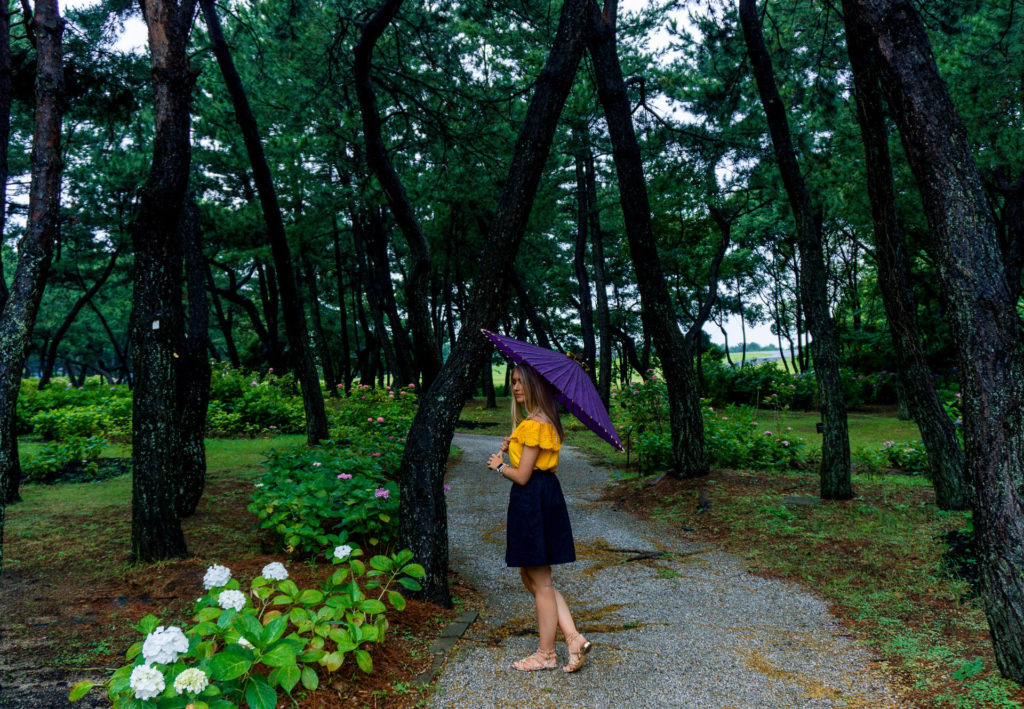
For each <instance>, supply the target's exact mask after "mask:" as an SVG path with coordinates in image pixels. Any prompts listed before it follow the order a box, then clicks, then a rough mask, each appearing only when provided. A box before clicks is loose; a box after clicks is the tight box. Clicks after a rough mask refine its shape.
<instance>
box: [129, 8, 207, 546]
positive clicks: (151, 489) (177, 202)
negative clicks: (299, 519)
mask: <svg viewBox="0 0 1024 709" xmlns="http://www.w3.org/2000/svg"><path fill="white" fill-rule="evenodd" d="M141 3H142V14H143V16H144V17H145V18H146V25H147V27H148V30H149V49H150V61H151V65H152V68H153V92H154V99H155V118H156V131H155V135H154V138H153V158H152V164H151V167H150V171H149V176H148V177H147V178H146V182H145V184H144V185H143V187H142V193H141V195H140V200H139V209H138V212H137V213H136V215H135V222H134V224H133V225H132V228H131V232H132V244H133V246H134V249H135V276H134V296H133V303H132V305H133V308H132V326H131V358H132V367H133V369H134V382H135V387H134V389H133V402H132V458H133V461H134V468H135V472H134V475H133V477H132V549H131V555H132V558H133V559H134V560H136V561H157V560H160V559H171V558H175V557H181V556H185V555H186V554H187V550H186V548H185V535H184V533H183V532H182V529H181V517H180V516H179V514H178V507H177V501H178V499H179V490H178V489H177V485H178V482H179V474H180V471H181V423H180V421H179V419H178V416H179V413H178V406H177V401H178V391H179V390H178V386H179V384H178V365H177V362H176V359H175V358H176V353H177V349H178V347H179V346H180V343H181V340H182V337H183V334H182V329H183V323H182V319H181V276H182V257H183V253H182V248H181V243H180V234H179V222H180V221H181V216H182V209H183V207H184V204H185V192H186V189H187V187H188V174H189V168H190V163H191V149H190V135H189V121H190V116H189V103H190V99H191V93H192V85H193V82H194V75H193V74H192V72H191V71H190V69H189V64H188V54H187V53H186V47H187V44H188V34H189V29H190V26H191V23H192V11H193V9H194V5H193V4H192V2H191V0H181V2H180V4H178V3H175V2H173V1H171V0H141Z"/></svg>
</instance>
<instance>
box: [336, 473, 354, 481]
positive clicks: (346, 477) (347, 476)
mask: <svg viewBox="0 0 1024 709" xmlns="http://www.w3.org/2000/svg"><path fill="white" fill-rule="evenodd" d="M351 479H352V473H342V474H341V475H339V476H338V480H351Z"/></svg>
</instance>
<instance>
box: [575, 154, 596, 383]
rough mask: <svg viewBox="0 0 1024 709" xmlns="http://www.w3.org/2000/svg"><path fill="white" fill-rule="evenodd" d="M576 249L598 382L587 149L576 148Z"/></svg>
mask: <svg viewBox="0 0 1024 709" xmlns="http://www.w3.org/2000/svg"><path fill="white" fill-rule="evenodd" d="M575 163H576V249H575V250H574V252H573V261H572V263H573V268H574V269H575V270H576V283H577V285H578V286H579V293H580V330H581V331H582V335H583V361H584V362H586V364H587V367H588V370H589V371H588V374H589V375H590V378H591V379H592V380H593V381H594V384H595V385H596V384H597V376H596V372H595V369H596V362H595V360H596V359H597V343H596V342H595V340H594V303H593V299H592V298H591V296H590V276H589V275H588V274H587V261H588V259H587V231H588V229H589V222H590V220H589V219H588V210H587V178H586V173H585V172H584V158H583V149H582V147H581V148H579V149H578V150H577V152H576V158H575Z"/></svg>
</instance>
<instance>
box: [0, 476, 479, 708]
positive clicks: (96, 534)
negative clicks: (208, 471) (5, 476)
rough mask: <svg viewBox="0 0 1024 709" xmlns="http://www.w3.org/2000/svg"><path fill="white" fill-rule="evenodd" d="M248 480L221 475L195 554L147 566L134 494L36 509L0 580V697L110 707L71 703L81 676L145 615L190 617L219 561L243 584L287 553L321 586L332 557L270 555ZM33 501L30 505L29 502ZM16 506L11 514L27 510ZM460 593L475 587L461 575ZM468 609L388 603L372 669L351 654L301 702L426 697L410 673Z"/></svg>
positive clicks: (93, 674)
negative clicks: (135, 544)
mask: <svg viewBox="0 0 1024 709" xmlns="http://www.w3.org/2000/svg"><path fill="white" fill-rule="evenodd" d="M251 484H252V482H251V480H248V479H241V478H229V479H214V480H212V481H211V482H210V483H209V485H208V487H207V490H206V493H205V494H204V497H203V501H202V502H201V504H200V507H199V509H198V510H197V512H196V514H195V515H194V516H193V517H191V518H189V519H188V520H186V522H185V525H184V526H185V532H186V539H187V541H188V544H189V549H190V551H191V552H192V553H193V556H192V557H190V558H187V559H181V560H177V561H170V562H162V563H157V564H150V565H146V566H133V565H130V564H128V535H129V532H130V514H131V513H130V507H129V504H130V501H129V500H125V501H124V504H123V505H122V506H119V507H117V508H116V509H110V508H104V509H103V512H102V515H101V517H100V518H98V515H97V514H92V513H84V512H82V511H80V510H76V509H75V508H74V506H73V503H72V502H71V501H70V500H69V505H68V509H67V510H61V511H60V512H59V513H52V514H49V513H48V516H43V513H41V512H39V511H35V512H33V520H34V521H33V524H32V528H31V529H30V530H29V529H26V530H25V531H31V532H32V533H31V534H27V533H22V534H12V535H9V536H8V538H7V540H6V542H7V543H6V544H5V550H4V551H5V552H6V557H7V560H9V561H10V564H9V565H8V568H7V569H6V570H5V573H4V576H3V578H2V581H0V707H3V709H29V708H35V707H40V708H42V707H46V708H47V709H51V708H58V707H78V708H84V709H93V708H94V707H107V706H109V703H108V702H107V701H106V699H105V696H104V694H103V693H102V691H101V690H98V689H96V690H93V691H92V692H90V693H89V694H88V695H87V696H86V698H84V699H83V700H81V701H79V702H76V703H75V704H70V703H68V701H67V696H68V692H69V691H70V689H71V687H72V686H73V685H74V684H75V683H77V682H79V681H80V680H83V679H89V680H92V681H96V682H102V681H104V680H106V679H107V678H108V677H109V676H110V674H111V672H112V671H113V670H114V669H115V668H116V667H118V666H120V665H121V664H122V663H123V662H124V652H125V651H126V650H127V649H128V647H129V646H130V645H131V644H132V643H133V642H135V641H137V640H138V639H140V636H139V634H138V633H137V632H136V631H135V630H134V629H133V628H132V626H133V625H135V624H136V623H138V621H139V620H140V619H141V618H142V617H143V616H145V615H146V614H148V613H152V614H154V615H156V616H157V617H159V618H160V619H161V621H162V622H164V623H167V624H175V623H181V622H183V621H185V620H186V619H187V618H188V617H189V616H190V612H191V608H192V602H193V601H194V599H195V597H196V596H198V595H199V594H200V593H201V592H202V578H203V574H204V572H205V570H206V568H207V567H208V566H209V565H210V564H211V563H215V562H216V563H223V564H225V565H227V566H229V567H230V568H231V570H232V573H233V575H234V576H235V577H236V578H239V579H241V580H242V581H243V584H244V583H247V582H248V580H249V579H251V578H253V577H254V576H255V575H257V574H258V573H259V572H260V570H261V569H262V567H263V566H264V565H265V564H267V563H269V562H271V561H284V562H285V563H286V566H287V567H288V570H289V574H290V576H291V578H293V579H294V580H295V582H296V583H297V584H298V585H299V586H300V587H305V588H309V587H312V588H316V587H318V586H319V585H320V583H321V581H322V580H323V578H324V576H325V574H326V573H328V572H329V569H330V568H332V567H328V566H326V565H324V564H318V565H310V564H307V563H305V562H302V561H297V560H287V559H284V558H283V556H282V555H281V554H269V553H266V551H265V549H266V546H267V542H268V540H267V538H266V537H265V535H263V534H261V533H260V531H259V530H257V529H256V525H255V520H254V518H253V517H252V516H251V515H250V513H249V512H248V510H247V509H246V506H247V504H248V502H249V494H248V491H249V489H250V488H251ZM23 504H24V503H23ZM23 510H24V508H22V509H21V510H20V509H18V507H17V506H15V507H9V508H8V515H9V519H10V517H11V516H12V515H11V513H12V512H13V513H14V515H18V514H25V515H26V517H27V516H28V513H29V511H28V510H24V511H23ZM452 591H453V594H454V595H455V596H456V597H457V598H459V599H460V600H463V599H471V598H472V597H473V592H472V590H471V589H468V588H465V587H464V586H463V585H462V584H461V583H460V582H459V581H458V579H454V578H453V579H452ZM458 612H459V609H451V610H449V609H443V608H440V607H438V606H435V605H433V604H429V603H423V602H420V601H417V600H414V599H409V601H408V605H407V606H406V608H405V610H404V611H402V612H401V613H399V612H394V611H392V612H389V614H388V620H389V623H390V629H389V630H388V633H387V637H386V640H385V642H384V643H382V644H377V643H371V644H370V646H364V647H365V649H367V650H368V651H369V652H370V654H371V657H372V659H373V666H374V671H373V673H372V674H370V675H366V674H364V673H363V672H362V671H361V670H359V669H358V668H357V667H356V666H355V662H354V660H353V659H352V658H346V664H344V665H343V666H342V668H341V669H340V670H339V671H338V672H335V673H327V672H326V671H324V672H323V673H321V675H320V680H321V687H320V688H319V689H318V690H317V691H316V692H313V693H307V694H306V695H305V696H304V698H303V699H302V702H301V704H300V706H303V707H318V708H319V707H323V708H325V709H327V708H333V707H364V706H373V707H408V706H413V705H414V704H416V703H417V702H418V701H420V700H421V699H422V692H423V691H429V689H428V690H423V689H421V688H419V687H418V686H416V685H415V683H414V682H413V678H414V677H415V676H416V675H417V674H418V673H420V672H423V671H424V670H426V669H427V668H429V667H430V664H431V661H432V656H431V654H430V652H429V646H430V643H431V642H432V641H433V640H434V639H435V638H436V637H437V635H438V633H439V632H440V631H441V629H442V628H443V627H444V626H445V625H446V624H447V623H448V622H449V621H450V620H451V619H452V618H454V617H455V615H457V613H458Z"/></svg>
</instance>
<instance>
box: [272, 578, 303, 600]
mask: <svg viewBox="0 0 1024 709" xmlns="http://www.w3.org/2000/svg"><path fill="white" fill-rule="evenodd" d="M277 587H278V588H279V589H281V593H286V594H288V595H289V596H297V595H299V587H298V586H296V585H295V582H294V581H292V580H291V579H285V580H284V581H282V582H281V583H280V584H278V586H277Z"/></svg>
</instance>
